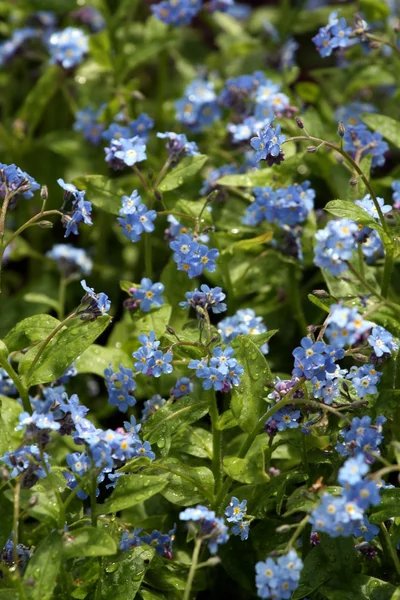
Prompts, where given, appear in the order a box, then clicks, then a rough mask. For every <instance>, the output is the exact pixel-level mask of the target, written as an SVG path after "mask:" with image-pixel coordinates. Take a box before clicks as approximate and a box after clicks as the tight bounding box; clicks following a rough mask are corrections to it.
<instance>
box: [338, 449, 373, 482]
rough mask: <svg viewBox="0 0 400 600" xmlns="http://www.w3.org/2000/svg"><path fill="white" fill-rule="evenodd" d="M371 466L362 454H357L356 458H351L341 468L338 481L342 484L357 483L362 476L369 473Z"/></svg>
mask: <svg viewBox="0 0 400 600" xmlns="http://www.w3.org/2000/svg"><path fill="white" fill-rule="evenodd" d="M368 471H369V466H368V464H367V463H366V462H365V457H364V456H363V455H362V454H357V455H356V456H355V457H354V458H349V459H348V460H347V461H346V462H345V463H344V465H343V467H341V468H340V469H339V475H338V481H339V483H340V484H341V485H343V486H344V485H346V484H348V485H351V486H353V485H355V484H356V483H359V482H360V481H361V479H362V477H363V476H364V475H365V474H366V473H368Z"/></svg>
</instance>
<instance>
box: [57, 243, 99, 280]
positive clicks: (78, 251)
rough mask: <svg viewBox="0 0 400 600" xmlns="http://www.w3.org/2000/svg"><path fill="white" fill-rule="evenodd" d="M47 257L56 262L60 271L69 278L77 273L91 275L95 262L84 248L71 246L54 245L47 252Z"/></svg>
mask: <svg viewBox="0 0 400 600" xmlns="http://www.w3.org/2000/svg"><path fill="white" fill-rule="evenodd" d="M46 256H47V257H48V258H50V259H52V260H54V261H55V262H56V263H57V265H58V267H59V269H60V271H62V272H63V273H64V274H65V276H69V275H71V274H73V273H75V272H76V271H78V272H79V271H80V272H81V273H84V274H85V275H90V273H91V271H92V268H93V262H92V260H91V259H90V258H89V256H88V255H87V254H86V251H85V250H83V249H82V248H75V247H74V246H72V245H71V244H54V246H53V247H52V248H51V250H49V251H48V252H46Z"/></svg>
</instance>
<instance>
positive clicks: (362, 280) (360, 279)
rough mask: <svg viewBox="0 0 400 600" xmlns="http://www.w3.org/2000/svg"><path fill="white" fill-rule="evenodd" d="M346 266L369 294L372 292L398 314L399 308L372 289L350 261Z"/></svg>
mask: <svg viewBox="0 0 400 600" xmlns="http://www.w3.org/2000/svg"><path fill="white" fill-rule="evenodd" d="M392 260H393V257H392ZM347 266H348V267H349V270H350V271H351V272H352V273H353V275H355V276H356V277H357V279H358V280H359V282H360V283H362V284H363V286H364V287H365V289H367V290H368V291H369V292H371V294H373V295H374V296H375V297H376V298H379V300H381V301H382V303H383V304H385V305H386V306H389V307H390V308H391V309H392V310H393V311H394V312H395V313H397V314H398V315H399V316H400V308H399V307H398V306H397V305H396V304H393V303H392V302H389V301H388V300H386V298H384V297H383V296H381V294H379V293H378V292H377V291H376V290H375V289H374V287H373V286H372V285H370V284H369V283H368V281H367V280H366V279H364V277H363V276H362V275H361V273H359V272H358V271H357V270H356V269H355V268H354V267H353V265H352V264H351V263H350V262H348V263H347Z"/></svg>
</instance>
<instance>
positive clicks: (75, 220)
mask: <svg viewBox="0 0 400 600" xmlns="http://www.w3.org/2000/svg"><path fill="white" fill-rule="evenodd" d="M57 183H58V185H59V186H60V187H61V188H62V189H63V190H64V205H63V212H64V216H63V218H62V220H63V223H64V226H65V236H64V237H68V236H69V234H70V233H73V234H74V235H78V233H79V231H78V225H79V223H82V222H83V223H85V225H93V223H92V217H91V216H90V215H91V212H92V205H91V203H90V202H89V201H88V200H85V193H86V192H85V190H83V191H80V190H78V189H77V188H76V187H75V186H74V185H73V184H72V183H65V181H64V180H63V179H61V178H60V179H57ZM64 207H65V208H64Z"/></svg>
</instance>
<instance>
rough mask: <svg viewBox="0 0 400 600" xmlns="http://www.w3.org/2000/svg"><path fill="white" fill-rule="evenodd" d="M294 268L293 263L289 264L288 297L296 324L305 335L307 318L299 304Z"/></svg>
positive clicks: (299, 298)
mask: <svg viewBox="0 0 400 600" xmlns="http://www.w3.org/2000/svg"><path fill="white" fill-rule="evenodd" d="M296 274H297V273H296V268H295V266H294V265H289V271H288V275H289V278H288V279H289V281H288V284H289V299H290V302H291V304H292V309H293V312H294V314H295V315H296V319H297V322H298V325H299V327H300V329H301V331H302V333H303V334H304V335H307V326H308V324H307V319H306V317H305V316H304V312H303V307H302V305H301V297H300V294H299V291H300V290H299V286H298V282H297V277H296Z"/></svg>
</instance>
